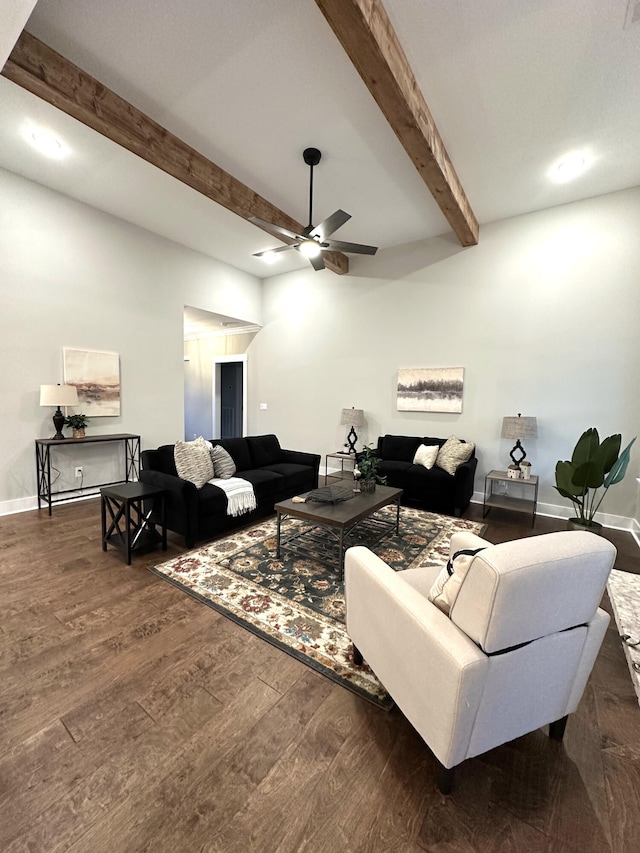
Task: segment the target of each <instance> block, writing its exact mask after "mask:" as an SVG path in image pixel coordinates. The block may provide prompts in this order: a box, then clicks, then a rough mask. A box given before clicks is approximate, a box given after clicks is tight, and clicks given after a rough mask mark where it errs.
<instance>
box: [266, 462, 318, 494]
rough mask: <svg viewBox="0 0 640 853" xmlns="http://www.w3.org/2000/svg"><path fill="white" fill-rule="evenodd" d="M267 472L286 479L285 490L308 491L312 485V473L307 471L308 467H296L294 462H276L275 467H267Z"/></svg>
mask: <svg viewBox="0 0 640 853" xmlns="http://www.w3.org/2000/svg"><path fill="white" fill-rule="evenodd" d="M263 470H267V471H274V472H275V473H276V474H280V475H282V476H283V477H286V478H287V488H291V489H298V488H299V489H309V488H312V487H313V485H309V484H310V483H311V484H312V483H313V473H312V472H311V471H310V470H309V466H308V465H297V464H296V463H295V462H276V464H275V465H267V466H266V468H265V469H263Z"/></svg>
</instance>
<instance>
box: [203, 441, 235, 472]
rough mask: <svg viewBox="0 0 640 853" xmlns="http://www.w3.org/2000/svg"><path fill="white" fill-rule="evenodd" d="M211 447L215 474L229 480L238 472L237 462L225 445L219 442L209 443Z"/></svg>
mask: <svg viewBox="0 0 640 853" xmlns="http://www.w3.org/2000/svg"><path fill="white" fill-rule="evenodd" d="M209 446H210V447H211V459H212V461H213V470H214V476H215V477H220V479H221V480H228V479H229V478H230V477H233V475H234V474H235V473H236V463H235V462H234V461H233V459H232V458H231V454H230V453H228V452H227V451H226V450H225V449H224V447H220V445H219V444H214V445H209Z"/></svg>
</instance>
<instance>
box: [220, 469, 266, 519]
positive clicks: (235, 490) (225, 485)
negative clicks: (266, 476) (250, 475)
mask: <svg viewBox="0 0 640 853" xmlns="http://www.w3.org/2000/svg"><path fill="white" fill-rule="evenodd" d="M209 482H210V483H212V484H213V485H214V486H217V487H218V488H219V489H222V491H223V492H224V493H225V494H226V496H227V515H233V516H237V515H244V513H245V512H251V510H252V509H255V508H256V506H257V504H256V496H255V493H254V491H253V486H252V485H251V483H250V482H249V481H248V480H242V479H241V478H240V477H229V478H228V479H226V480H223V479H221V478H220V477H214V478H213V480H209Z"/></svg>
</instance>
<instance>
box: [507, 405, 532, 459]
mask: <svg viewBox="0 0 640 853" xmlns="http://www.w3.org/2000/svg"><path fill="white" fill-rule="evenodd" d="M501 437H502V438H511V439H515V440H516V443H515V445H514V446H513V448H512V450H511V451H510V452H509V456H510V457H511V459H512V460H513V464H514V465H515V466H516V468H519V467H520V463H521V462H522V460H523V459H525V457H526V455H527V454H526V453H525V452H524V447H523V446H522V444H520V439H523V438H537V437H538V423H537V421H536V419H535V418H532V417H524V418H523V417H522V415H521V414H520V413H518V417H517V418H514V417H506V418H503V419H502V436H501ZM516 452H519V453H521V454H522V456H521V457H520V458H519V459H516V457H515V455H514V454H515V453H516Z"/></svg>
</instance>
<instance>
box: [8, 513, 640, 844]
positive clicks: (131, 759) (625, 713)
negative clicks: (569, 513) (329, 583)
mask: <svg viewBox="0 0 640 853" xmlns="http://www.w3.org/2000/svg"><path fill="white" fill-rule="evenodd" d="M467 515H468V517H470V518H474V519H480V517H481V511H480V508H479V507H477V506H471V507H470V508H469V511H468V513H467ZM486 520H487V521H488V523H489V527H488V529H487V533H486V536H487V538H489V539H490V540H491V541H493V542H499V541H503V540H505V539H513V538H517V537H519V536H528V535H531V534H537V533H543V532H548V531H551V530H556V529H562V527H563V525H562V522H560V521H556V520H553V519H545V518H538V519H537V521H536V525H535V527H534V528H533V529H531V528H530V527H529V526H528V522H527V519H526V517H525V516H519V515H517V514H513V513H512V514H510V513H507V512H500V511H498V510H495V509H494V510H492V512H491V514H490V515H489V517H488V518H487V519H486ZM607 536H608V537H609V538H611V539H612V541H614V544H615V545H616V546H617V547H618V550H619V557H618V562H617V566H618V567H619V568H623V569H626V570H628V571H635V572H640V549H639V548H638V546H637V545H636V543H635V542H634V541H633V539H632V537H631V536H630V535H628V534H624V533H616V532H615V531H607ZM169 540H170V541H169V551H168V552H167V554H166V555H165V554H163V552H162V551H161V550H157V551H155V552H152V553H150V554H146V555H134V558H133V563H132V565H131V566H126V565H125V563H124V560H123V559H122V556H121V554H120V552H118V551H116V550H113V549H110V550H109V551H108V552H107V553H106V554H105V553H103V552H102V550H101V544H100V511H99V504H98V501H97V500H91V501H85V502H81V503H76V504H66V505H61V506H59V507H55V509H54V512H53V516H52V517H51V518H50V517H49V516H48V515H47V513H46V511H44V510H43V511H41V512H37V511H35V512H29V513H23V514H20V515H12V516H5V517H3V518H0V601H1V609H0V617H1V621H0V676H1V678H0V850H2V851H3V853H27V851H28V853H61V851H71V853H142V851H154V853H182V851H185V852H186V851H189V853H192V851H193V853H196V851H199V853H218V851H238V853H240V851H242V853H246V851H257V853H290V851H307V853H320V851H327V853H336V851H349V853H375V851H394V853H395V851H398V853H409V851H429V853H467V852H468V853H471V852H472V851H473V853H485V851H486V853H489V851H491V853H507V851H509V853H512V852H513V853H515V852H516V851H518V852H519V851H523V853H637V851H638V850H640V708H639V707H638V703H637V700H636V696H635V693H634V691H633V687H632V684H631V679H630V677H629V673H628V669H627V665H626V662H625V658H624V654H623V652H622V649H621V647H620V641H619V640H618V638H617V634H616V630H615V623H612V625H611V627H610V628H609V631H608V633H607V636H606V638H605V642H604V645H603V648H602V651H601V653H600V656H599V658H598V661H597V663H596V667H595V669H594V672H593V674H592V677H591V679H590V681H589V684H588V686H587V689H586V692H585V696H584V698H583V701H582V703H581V705H580V708H579V710H578V712H577V713H576V714H574V715H573V717H572V718H570V720H569V724H568V727H567V732H566V735H565V739H564V742H563V743H562V744H557V743H555V742H554V741H551V740H549V738H548V737H547V735H546V733H545V732H543V731H538V732H534V733H532V734H530V735H527V736H525V737H523V738H520V739H518V740H516V741H514V742H512V743H509V744H505V745H504V746H502V747H499V748H498V749H495V750H493V751H491V752H490V753H487V754H486V755H483V756H480V757H478V758H476V759H472V760H470V761H468V762H466V763H465V764H463V765H462V766H461V767H460V768H459V770H458V771H457V774H456V784H455V788H454V792H453V794H452V796H450V797H443V796H441V795H440V794H439V793H438V791H437V789H436V787H435V782H434V770H435V764H434V759H433V757H432V755H431V753H430V752H429V750H428V749H427V748H426V747H425V745H424V743H423V742H422V740H421V739H420V737H419V736H418V735H417V734H416V733H415V731H414V730H413V729H412V728H411V726H410V725H409V724H408V723H407V721H406V720H405V719H404V717H403V716H402V714H401V713H400V712H399V711H398V710H397V709H394V710H393V711H391V712H388V713H387V712H384V711H381V710H379V709H377V708H375V707H373V706H372V705H370V704H368V703H367V702H365V701H364V700H361V699H359V698H358V697H356V696H354V695H353V694H351V693H349V692H347V691H346V690H344V689H343V688H341V687H339V686H337V685H334V684H333V683H331V682H329V681H328V680H326V679H324V678H323V677H322V676H320V675H318V674H316V673H315V672H313V671H312V670H310V669H309V668H307V667H306V666H304V665H303V664H301V663H299V662H297V661H295V660H294V659H293V658H291V657H289V656H288V655H286V654H285V653H283V652H281V651H279V650H277V649H275V648H274V647H272V646H270V645H268V644H267V643H266V642H264V641H262V640H260V639H258V638H257V637H255V636H254V635H253V634H250V633H249V632H247V631H245V630H244V629H243V628H241V627H239V626H238V625H236V624H235V623H233V622H231V621H229V620H227V619H225V618H224V617H223V616H221V615H219V614H218V613H216V612H215V611H213V610H210V609H209V608H208V607H206V606H204V605H202V604H200V603H198V602H196V601H194V600H193V599H191V598H189V597H187V596H186V595H185V594H184V593H182V592H180V591H179V590H178V589H176V588H174V587H172V586H171V585H170V584H168V583H166V582H165V581H163V580H161V579H160V578H157V577H155V576H154V575H152V574H151V573H150V572H147V571H146V566H147V565H151V564H153V563H156V562H161V561H162V560H163V559H168V558H169V557H170V556H174V555H176V554H178V553H180V552H181V551H182V550H184V549H183V545H182V542H181V541H180V540H179V539H178V538H177V537H174V536H173V535H170V537H169ZM603 604H604V606H605V607H607V608H609V604H608V601H607V600H606V596H605V601H604V603H603Z"/></svg>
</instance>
